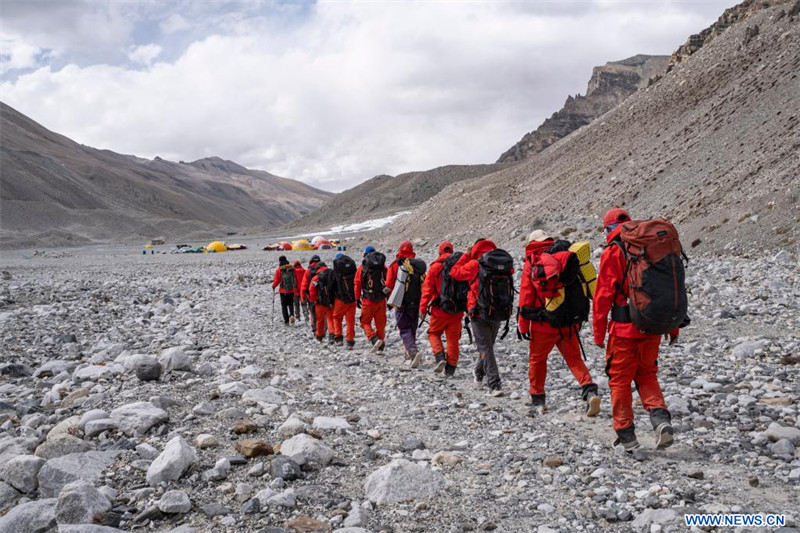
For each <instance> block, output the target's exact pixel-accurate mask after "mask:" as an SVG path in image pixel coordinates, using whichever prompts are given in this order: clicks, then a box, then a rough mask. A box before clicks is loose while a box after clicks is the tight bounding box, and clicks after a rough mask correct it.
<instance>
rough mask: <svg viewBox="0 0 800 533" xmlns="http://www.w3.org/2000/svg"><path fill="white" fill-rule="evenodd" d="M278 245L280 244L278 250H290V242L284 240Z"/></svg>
mask: <svg viewBox="0 0 800 533" xmlns="http://www.w3.org/2000/svg"><path fill="white" fill-rule="evenodd" d="M278 246H280V248H279V250H291V249H292V243H290V242H286V241H281V242H279V243H278Z"/></svg>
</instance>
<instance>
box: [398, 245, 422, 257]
mask: <svg viewBox="0 0 800 533" xmlns="http://www.w3.org/2000/svg"><path fill="white" fill-rule="evenodd" d="M415 257H417V254H415V253H414V246H413V245H412V244H411V241H403V242H401V243H400V248H399V249H398V250H397V258H398V259H414V258H415Z"/></svg>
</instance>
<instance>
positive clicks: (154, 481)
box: [147, 436, 197, 487]
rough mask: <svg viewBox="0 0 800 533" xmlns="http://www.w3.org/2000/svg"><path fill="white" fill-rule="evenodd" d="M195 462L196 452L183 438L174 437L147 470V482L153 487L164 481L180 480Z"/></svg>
mask: <svg viewBox="0 0 800 533" xmlns="http://www.w3.org/2000/svg"><path fill="white" fill-rule="evenodd" d="M195 462H197V452H196V451H195V449H194V448H192V447H191V446H190V445H189V444H188V443H187V442H186V441H185V440H183V437H180V436H178V437H174V438H173V439H172V440H170V441H169V442H168V443H167V445H166V446H165V447H164V451H162V452H161V453H160V454H159V456H158V457H156V458H155V460H154V461H153V462H152V463H151V464H150V467H149V468H148V469H147V482H148V483H149V484H150V486H152V487H155V486H157V485H158V484H159V483H161V482H164V481H173V480H176V479H178V478H180V477H181V476H182V475H183V473H184V472H186V470H187V469H188V468H189V466H190V465H192V464H193V463H195Z"/></svg>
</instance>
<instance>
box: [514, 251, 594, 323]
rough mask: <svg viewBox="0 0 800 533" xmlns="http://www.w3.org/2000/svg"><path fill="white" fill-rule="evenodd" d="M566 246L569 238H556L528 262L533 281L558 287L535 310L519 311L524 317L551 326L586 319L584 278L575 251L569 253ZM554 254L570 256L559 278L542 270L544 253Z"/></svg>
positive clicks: (586, 304) (586, 306) (587, 313)
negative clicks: (533, 259)
mask: <svg viewBox="0 0 800 533" xmlns="http://www.w3.org/2000/svg"><path fill="white" fill-rule="evenodd" d="M569 247H570V243H569V242H568V241H562V240H559V241H556V242H555V244H554V245H553V246H552V247H551V248H548V249H547V251H545V252H544V253H543V254H542V255H541V256H539V260H538V261H537V262H535V263H532V264H531V275H532V277H533V282H534V283H536V284H539V285H540V286H548V287H549V288H551V289H557V290H558V292H559V296H558V297H557V298H550V299H547V300H545V301H543V302H539V306H538V307H536V308H534V309H530V308H524V309H523V310H522V316H523V317H525V318H529V319H531V320H536V321H539V322H547V323H548V324H550V325H551V326H553V327H554V328H566V327H570V326H576V325H580V324H582V323H583V322H586V321H587V320H588V319H589V307H590V306H591V301H590V300H589V298H588V297H587V296H586V292H585V291H584V289H583V287H584V284H585V283H586V280H584V279H583V274H581V269H580V261H579V260H578V256H577V255H575V253H574V252H570V251H569ZM556 254H569V255H568V258H567V260H566V262H565V264H564V267H563V269H562V270H561V271H560V272H559V273H558V277H556V278H550V279H546V278H545V269H544V262H545V261H547V257H546V256H548V255H551V256H555V255H556ZM551 259H552V258H551ZM526 311H527V312H526Z"/></svg>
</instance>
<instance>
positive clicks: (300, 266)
mask: <svg viewBox="0 0 800 533" xmlns="http://www.w3.org/2000/svg"><path fill="white" fill-rule="evenodd" d="M294 267H295V268H303V265H302V263H300V261H299V260H298V261H295V262H294Z"/></svg>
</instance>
